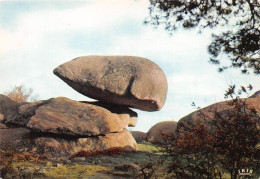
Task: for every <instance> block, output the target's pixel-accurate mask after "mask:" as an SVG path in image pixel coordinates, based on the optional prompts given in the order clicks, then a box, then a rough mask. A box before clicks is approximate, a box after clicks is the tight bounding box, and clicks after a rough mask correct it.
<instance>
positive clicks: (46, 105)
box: [0, 56, 167, 157]
mask: <svg viewBox="0 0 260 179" xmlns="http://www.w3.org/2000/svg"><path fill="white" fill-rule="evenodd" d="M54 73H55V74H56V75H57V76H59V77H60V78H61V79H62V80H64V81H65V82H66V83H67V84H69V85H70V86H71V87H72V88H74V89H75V90H77V91H78V92H80V93H82V94H84V95H86V96H89V97H92V98H95V99H98V100H99V101H92V102H88V101H74V100H71V99H68V98H65V97H58V98H51V99H48V100H41V101H36V102H32V103H16V102H14V101H13V100H11V99H10V98H8V97H6V96H4V95H0V143H1V146H0V148H5V149H10V148H11V149H15V150H19V151H21V152H30V153H34V154H41V155H45V156H47V157H48V156H50V157H62V156H72V155H74V154H76V153H78V152H81V151H88V152H91V151H95V152H97V151H107V150H110V149H111V150H113V149H115V148H116V149H117V150H118V149H120V150H123V151H136V150H138V147H137V144H136V141H135V139H134V138H133V136H132V135H131V133H130V132H128V131H127V130H126V128H127V127H131V126H132V127H133V126H135V125H136V123H137V117H138V115H137V113H136V112H135V111H133V110H132V109H130V108H129V107H135V108H138V109H141V110H146V111H156V110H160V109H161V108H162V106H163V104H164V102H165V98H166V93H167V81H166V77H165V75H164V73H163V72H162V71H161V69H160V68H159V67H158V66H157V65H156V64H154V63H153V62H151V61H149V60H147V59H144V58H140V57H129V56H126V57H123V56H118V57H101V56H89V57H79V58H77V59H75V60H72V61H70V62H67V63H65V64H63V65H61V66H59V67H57V68H56V69H55V70H54Z"/></svg>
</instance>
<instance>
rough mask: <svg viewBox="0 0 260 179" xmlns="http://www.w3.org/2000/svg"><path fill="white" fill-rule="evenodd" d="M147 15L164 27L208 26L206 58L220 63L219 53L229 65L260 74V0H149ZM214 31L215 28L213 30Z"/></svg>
mask: <svg viewBox="0 0 260 179" xmlns="http://www.w3.org/2000/svg"><path fill="white" fill-rule="evenodd" d="M150 2H151V5H150V7H149V10H150V17H149V18H147V19H146V20H145V23H148V24H152V25H153V26H155V27H157V26H160V25H163V26H164V27H165V29H166V30H167V31H170V32H172V31H175V30H177V29H178V28H180V27H183V28H184V29H191V28H195V27H198V28H199V31H201V30H203V29H205V28H210V29H213V28H214V29H216V28H218V30H217V31H219V33H212V42H211V44H210V45H209V46H208V52H209V54H210V56H211V57H210V60H209V61H210V62H212V63H213V64H218V65H221V62H222V61H221V58H223V57H222V55H221V54H226V55H227V57H228V58H229V59H230V62H231V64H230V66H221V67H220V68H219V71H220V72H221V71H223V70H224V69H227V68H230V67H234V68H240V69H241V71H242V73H248V72H249V71H251V70H252V71H253V72H254V73H255V74H260V47H259V44H260V28H259V27H260V1H258V0H239V1H238V0H150ZM215 32H216V31H215Z"/></svg>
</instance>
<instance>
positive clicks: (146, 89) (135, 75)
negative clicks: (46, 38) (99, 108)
mask: <svg viewBox="0 0 260 179" xmlns="http://www.w3.org/2000/svg"><path fill="white" fill-rule="evenodd" d="M54 74H55V75H57V76H58V77H60V78H61V79H62V80H63V81H65V82H66V83H67V84H68V85H69V86H71V87H72V88H73V89H75V90H76V91H78V92H79V93H81V94H83V95H86V96H88V97H90V98H94V99H97V100H100V101H104V102H108V103H115V104H120V105H126V106H130V107H133V108H138V109H141V110H145V111H158V110H160V109H161V108H162V107H163V105H164V102H165V99H166V95H167V80H166V76H165V74H164V72H163V71H162V70H161V69H160V67H159V66H158V65H156V64H155V63H153V62H152V61H150V60H148V59H145V58H141V57H133V56H83V57H79V58H76V59H74V60H72V61H69V62H66V63H64V64H62V65H60V66H58V67H57V68H56V69H54Z"/></svg>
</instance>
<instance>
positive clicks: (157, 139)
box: [147, 121, 177, 144]
mask: <svg viewBox="0 0 260 179" xmlns="http://www.w3.org/2000/svg"><path fill="white" fill-rule="evenodd" d="M176 128H177V122H175V121H162V122H159V123H157V124H155V125H154V126H152V127H151V128H150V129H149V131H148V132H147V141H149V142H152V143H155V144H162V143H164V142H165V140H166V138H168V137H174V136H175V135H176Z"/></svg>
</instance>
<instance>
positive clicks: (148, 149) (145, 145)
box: [138, 142, 160, 153]
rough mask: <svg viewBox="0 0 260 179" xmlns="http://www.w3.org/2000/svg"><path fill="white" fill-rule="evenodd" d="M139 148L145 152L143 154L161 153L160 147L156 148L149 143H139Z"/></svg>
mask: <svg viewBox="0 0 260 179" xmlns="http://www.w3.org/2000/svg"><path fill="white" fill-rule="evenodd" d="M138 148H139V150H140V151H143V152H150V153H157V152H160V150H159V148H158V147H156V146H154V145H153V144H151V143H148V142H145V143H139V144H138Z"/></svg>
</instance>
